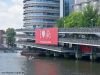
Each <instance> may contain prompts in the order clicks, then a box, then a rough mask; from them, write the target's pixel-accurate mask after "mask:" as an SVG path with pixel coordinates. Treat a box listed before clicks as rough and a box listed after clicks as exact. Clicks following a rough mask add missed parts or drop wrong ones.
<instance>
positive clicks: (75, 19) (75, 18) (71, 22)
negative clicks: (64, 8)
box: [64, 12, 83, 28]
mask: <svg viewBox="0 0 100 75" xmlns="http://www.w3.org/2000/svg"><path fill="white" fill-rule="evenodd" d="M82 24H83V15H82V13H81V12H73V13H71V14H70V15H69V16H68V17H65V19H64V28H70V27H81V25H82Z"/></svg>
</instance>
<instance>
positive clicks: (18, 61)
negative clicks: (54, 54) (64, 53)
mask: <svg viewBox="0 0 100 75" xmlns="http://www.w3.org/2000/svg"><path fill="white" fill-rule="evenodd" d="M0 75H100V63H99V62H98V63H97V62H90V61H77V60H72V59H71V60H69V59H62V58H48V57H42V58H33V59H32V60H29V59H27V58H26V57H24V56H21V55H20V54H18V53H0Z"/></svg>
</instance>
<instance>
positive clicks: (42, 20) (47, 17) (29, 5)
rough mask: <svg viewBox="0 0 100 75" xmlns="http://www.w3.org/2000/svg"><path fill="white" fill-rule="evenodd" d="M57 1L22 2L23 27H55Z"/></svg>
mask: <svg viewBox="0 0 100 75" xmlns="http://www.w3.org/2000/svg"><path fill="white" fill-rule="evenodd" d="M59 3H60V1H59V0H24V27H26V28H43V27H53V26H55V21H56V20H57V19H58V18H59V14H60V12H59V8H60V7H59Z"/></svg>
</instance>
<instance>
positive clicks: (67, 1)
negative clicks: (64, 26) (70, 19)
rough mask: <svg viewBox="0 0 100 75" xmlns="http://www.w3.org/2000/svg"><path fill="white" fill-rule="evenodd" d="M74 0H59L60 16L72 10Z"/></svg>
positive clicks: (66, 14)
mask: <svg viewBox="0 0 100 75" xmlns="http://www.w3.org/2000/svg"><path fill="white" fill-rule="evenodd" d="M73 5H74V0H60V17H64V16H68V15H69V13H71V12H72V11H73Z"/></svg>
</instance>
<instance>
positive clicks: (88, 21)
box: [82, 5, 98, 27]
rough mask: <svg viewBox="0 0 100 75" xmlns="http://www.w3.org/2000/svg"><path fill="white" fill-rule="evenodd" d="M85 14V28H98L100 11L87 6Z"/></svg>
mask: <svg viewBox="0 0 100 75" xmlns="http://www.w3.org/2000/svg"><path fill="white" fill-rule="evenodd" d="M82 13H83V16H84V17H83V19H84V20H83V21H84V24H83V25H84V27H94V26H96V23H97V20H98V10H97V9H96V8H93V6H91V5H87V6H86V7H85V8H84V10H83V11H82Z"/></svg>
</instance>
